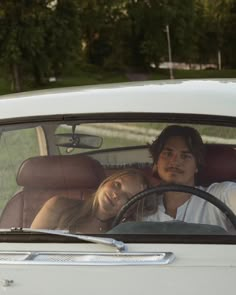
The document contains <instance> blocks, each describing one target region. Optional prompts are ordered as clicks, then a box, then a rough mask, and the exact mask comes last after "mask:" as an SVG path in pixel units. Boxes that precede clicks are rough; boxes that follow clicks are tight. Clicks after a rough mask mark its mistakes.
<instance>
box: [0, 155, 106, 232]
mask: <svg viewBox="0 0 236 295" xmlns="http://www.w3.org/2000/svg"><path fill="white" fill-rule="evenodd" d="M104 178H105V173H104V169H103V166H102V165H101V164H100V163H99V162H98V161H96V160H94V159H92V158H90V157H88V156H85V155H72V156H42V157H34V158H29V159H27V160H26V161H24V162H23V163H22V164H21V166H20V168H19V171H18V174H17V183H18V185H19V186H21V187H22V189H21V190H20V191H19V192H17V193H16V194H15V195H14V196H13V198H12V199H10V200H9V202H8V203H7V205H6V206H5V208H4V210H3V212H2V214H1V217H0V228H9V227H30V225H31V223H32V221H33V219H34V217H35V216H36V214H37V213H38V211H39V210H40V209H41V207H42V206H43V204H44V203H45V202H46V201H47V200H48V199H49V198H51V197H52V196H55V195H57V196H62V197H67V198H72V199H78V200H83V199H85V198H86V197H88V196H89V195H91V194H92V193H94V191H95V190H96V189H97V187H98V186H99V184H100V183H101V182H102V181H103V180H104Z"/></svg>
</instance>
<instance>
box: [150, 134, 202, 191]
mask: <svg viewBox="0 0 236 295" xmlns="http://www.w3.org/2000/svg"><path fill="white" fill-rule="evenodd" d="M154 168H155V169H156V171H157V172H158V174H159V176H160V178H161V179H162V180H163V181H164V182H166V183H174V184H183V185H190V186H193V185H194V178H195V173H197V171H198V169H197V164H196V160H195V157H194V156H193V154H192V153H191V152H190V150H189V148H188V146H187V144H186V142H185V139H184V138H183V137H181V136H173V137H170V138H169V139H168V140H167V141H166V143H165V145H164V147H163V149H162V151H161V153H160V155H159V158H158V160H157V162H156V164H155V166H154Z"/></svg>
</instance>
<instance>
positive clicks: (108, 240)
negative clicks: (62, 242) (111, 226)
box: [0, 227, 127, 252]
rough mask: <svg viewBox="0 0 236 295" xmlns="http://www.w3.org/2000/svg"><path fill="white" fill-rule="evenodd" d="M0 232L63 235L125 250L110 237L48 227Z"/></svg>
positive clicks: (122, 244)
mask: <svg viewBox="0 0 236 295" xmlns="http://www.w3.org/2000/svg"><path fill="white" fill-rule="evenodd" d="M0 232H17V233H21V232H22V233H27V232H28V233H42V234H49V235H55V236H63V237H70V238H76V239H78V240H81V241H86V242H91V243H97V244H102V245H107V246H111V247H114V248H116V249H117V250H118V251H119V252H122V251H125V250H127V247H126V245H125V243H123V242H121V241H117V240H115V239H111V238H104V237H94V236H88V235H82V234H71V233H69V231H66V230H50V229H32V228H21V227H13V228H11V229H4V230H2V229H1V230H0Z"/></svg>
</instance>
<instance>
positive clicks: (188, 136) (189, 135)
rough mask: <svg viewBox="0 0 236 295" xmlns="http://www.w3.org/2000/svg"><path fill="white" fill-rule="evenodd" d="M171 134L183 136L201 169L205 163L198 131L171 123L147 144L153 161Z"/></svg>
mask: <svg viewBox="0 0 236 295" xmlns="http://www.w3.org/2000/svg"><path fill="white" fill-rule="evenodd" d="M173 136H181V137H183V138H184V140H185V142H186V144H187V146H188V148H189V150H190V152H191V153H192V154H193V156H194V157H195V160H196V163H197V167H198V168H199V169H201V168H202V167H203V166H204V164H205V147H204V143H203V141H202V138H201V135H200V134H199V132H198V131H197V130H196V129H194V128H192V127H188V126H179V125H171V126H168V127H166V128H165V129H163V130H162V132H161V134H160V135H159V136H158V138H157V139H156V140H154V141H153V142H152V144H151V145H149V151H150V153H151V156H152V158H153V163H156V162H157V160H158V158H159V156H160V153H161V152H162V150H163V148H164V146H165V144H166V142H167V140H168V139H169V138H170V137H173Z"/></svg>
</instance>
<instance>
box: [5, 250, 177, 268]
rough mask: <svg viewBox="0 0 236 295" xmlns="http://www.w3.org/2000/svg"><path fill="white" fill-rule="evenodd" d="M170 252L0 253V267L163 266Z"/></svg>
mask: <svg viewBox="0 0 236 295" xmlns="http://www.w3.org/2000/svg"><path fill="white" fill-rule="evenodd" d="M174 259H175V255H174V254H173V253H172V252H151V253H148V252H130V253H127V252H125V253H118V252H117V253H112V252H98V253H95V252H61V251H60V252H43V251H42V252H34V251H32V252H23V251H22V252H21V251H19V252H14V251H9V252H6V251H0V265H2V264H4V265H6V264H7V265H12V264H14V265H25V264H26V265H32V264H33V265H113V266H116V265H165V264H169V263H171V262H173V260H174Z"/></svg>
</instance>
